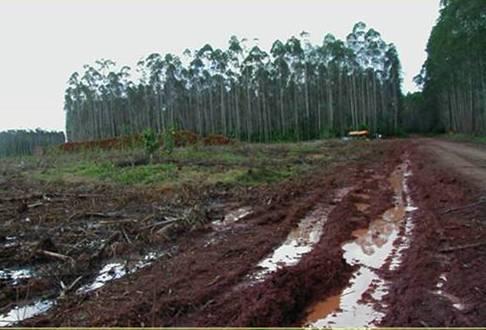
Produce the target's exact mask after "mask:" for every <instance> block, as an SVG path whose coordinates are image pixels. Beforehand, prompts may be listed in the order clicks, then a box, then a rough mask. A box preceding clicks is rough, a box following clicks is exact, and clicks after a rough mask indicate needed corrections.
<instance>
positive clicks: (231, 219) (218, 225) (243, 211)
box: [211, 206, 253, 230]
mask: <svg viewBox="0 0 486 330" xmlns="http://www.w3.org/2000/svg"><path fill="white" fill-rule="evenodd" d="M251 213H253V211H252V209H251V207H249V206H247V207H241V208H239V209H236V210H233V211H230V212H228V213H227V214H226V215H225V216H224V219H222V220H216V221H213V222H212V223H211V224H212V226H213V228H214V229H216V230H221V229H224V228H225V227H227V226H229V225H231V224H234V223H235V222H238V221H239V220H241V219H242V218H244V217H246V216H247V215H249V214H251Z"/></svg>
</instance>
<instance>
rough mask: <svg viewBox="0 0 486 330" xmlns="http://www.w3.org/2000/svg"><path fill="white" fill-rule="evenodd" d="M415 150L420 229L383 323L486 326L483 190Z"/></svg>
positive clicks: (414, 186) (416, 220)
mask: <svg viewBox="0 0 486 330" xmlns="http://www.w3.org/2000/svg"><path fill="white" fill-rule="evenodd" d="M412 150H413V152H412V153H411V157H410V158H411V164H412V172H413V176H412V177H411V180H410V187H411V196H412V198H413V200H414V201H415V204H416V205H417V207H418V211H416V212H415V215H414V220H413V221H414V224H415V229H414V233H413V240H412V242H411V247H410V248H409V249H408V252H407V253H406V255H405V257H404V259H403V262H402V266H401V267H400V269H399V274H400V277H399V278H394V279H393V281H392V283H393V284H392V286H391V288H390V291H389V294H388V295H387V296H386V297H385V302H386V303H387V304H388V306H389V307H388V308H387V313H386V316H385V318H384V319H383V320H382V322H381V325H382V326H400V327H422V326H432V327H449V326H456V327H457V326H476V327H478V326H484V325H485V324H486V313H484V311H485V310H486V276H485V274H486V264H485V263H484V257H485V256H486V204H485V203H478V200H480V199H479V198H480V196H481V192H480V191H479V190H477V189H476V188H473V186H472V185H471V184H469V183H468V182H466V181H464V180H462V179H461V177H460V176H459V175H458V173H456V172H455V171H454V170H453V169H451V168H450V167H444V166H443V165H442V164H440V163H439V162H438V161H437V160H436V159H434V158H433V157H431V156H430V155H429V154H427V153H425V152H424V150H423V149H422V148H413V149H412ZM483 193H484V192H483ZM465 206H466V207H465ZM478 242H479V243H481V242H482V243H484V244H483V245H478ZM441 275H442V276H443V277H444V276H445V277H446V278H447V281H446V282H445V283H443V286H442V287H441V288H440V290H442V292H444V293H445V294H442V295H440V294H438V293H437V291H438V290H439V288H438V287H437V283H438V282H439V279H440V277H441ZM454 304H458V305H457V306H460V305H464V306H463V308H462V310H461V309H458V308H455V307H454Z"/></svg>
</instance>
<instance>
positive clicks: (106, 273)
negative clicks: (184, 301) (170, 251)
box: [77, 252, 163, 293]
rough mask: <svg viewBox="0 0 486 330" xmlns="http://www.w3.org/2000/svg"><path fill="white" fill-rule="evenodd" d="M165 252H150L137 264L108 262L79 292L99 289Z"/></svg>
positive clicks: (146, 264) (144, 265)
mask: <svg viewBox="0 0 486 330" xmlns="http://www.w3.org/2000/svg"><path fill="white" fill-rule="evenodd" d="M162 255H163V253H156V252H150V253H148V254H147V255H145V256H144V257H143V258H141V259H140V260H138V261H137V262H136V263H135V264H133V265H130V264H129V263H127V262H124V263H121V262H112V263H108V264H106V265H105V266H103V268H101V270H100V271H99V273H98V276H97V277H96V278H95V279H94V281H93V282H91V283H90V284H86V285H83V286H82V287H80V288H79V289H78V290H77V293H88V292H91V291H93V290H96V289H99V288H101V287H102V286H104V285H105V284H106V283H108V282H110V281H113V280H116V279H119V278H122V277H123V276H125V275H126V274H131V273H135V272H136V271H137V270H140V269H142V268H144V267H147V266H149V265H151V264H152V263H153V262H154V261H155V260H157V259H158V258H160V257H161V256H162Z"/></svg>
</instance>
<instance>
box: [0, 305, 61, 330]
mask: <svg viewBox="0 0 486 330" xmlns="http://www.w3.org/2000/svg"><path fill="white" fill-rule="evenodd" d="M53 305H54V301H53V300H39V301H37V302H34V303H32V304H29V305H25V306H16V307H14V308H12V309H11V310H10V311H9V312H8V313H6V314H3V315H0V327H8V326H12V325H15V324H16V323H17V322H20V321H23V320H26V319H28V318H31V317H34V316H36V315H39V314H42V313H45V312H47V311H48V310H49V309H50V308H51V307H52V306H53Z"/></svg>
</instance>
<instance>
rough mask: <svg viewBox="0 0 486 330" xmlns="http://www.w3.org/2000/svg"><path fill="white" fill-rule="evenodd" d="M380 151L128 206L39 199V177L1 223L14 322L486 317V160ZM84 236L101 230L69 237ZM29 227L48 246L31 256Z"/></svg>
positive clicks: (450, 152) (438, 149)
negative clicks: (288, 175)
mask: <svg viewBox="0 0 486 330" xmlns="http://www.w3.org/2000/svg"><path fill="white" fill-rule="evenodd" d="M351 143H353V142H351ZM466 147H467V148H466ZM366 148H368V150H369V152H368V153H367V154H366V155H364V156H363V157H360V158H359V159H352V160H349V161H346V162H341V163H336V164H333V165H332V166H329V167H327V168H322V169H317V170H313V171H312V172H311V173H308V174H306V175H304V176H299V177H298V178H293V179H289V180H286V181H283V182H280V183H277V184H272V185H265V186H263V187H257V188H248V189H245V190H238V191H232V190H231V191H230V190H227V189H225V187H224V186H215V187H212V188H208V190H205V191H200V190H199V191H198V190H196V191H192V190H190V189H188V191H186V192H184V193H177V194H176V195H173V194H167V192H164V194H162V192H160V194H154V193H153V192H152V193H150V194H149V193H146V194H145V195H144V194H140V192H138V191H127V192H124V193H123V194H122V195H123V197H120V199H113V197H112V195H111V194H113V191H95V190H93V189H91V190H88V191H81V190H79V189H81V188H79V187H78V188H73V190H72V191H63V192H62V193H61V192H59V191H57V192H56V187H52V189H53V190H52V191H50V192H49V193H47V192H44V193H43V194H41V195H40V196H31V195H35V194H34V193H33V192H32V191H31V193H30V195H25V193H26V192H25V187H26V186H28V184H29V183H28V182H22V181H20V179H15V178H14V179H11V180H10V186H11V187H14V188H9V189H10V190H7V191H8V192H9V194H10V195H8V194H6V195H5V196H3V197H2V198H3V205H4V211H2V212H3V213H2V214H1V216H2V221H4V222H5V221H7V220H8V219H10V221H12V223H11V224H9V226H10V227H12V226H14V227H15V226H18V227H16V231H15V232H14V231H12V232H11V233H10V234H9V235H8V236H5V237H2V241H1V242H0V244H1V250H0V251H1V254H0V260H1V261H2V268H3V270H2V273H1V275H2V280H1V281H2V282H1V286H0V289H1V290H2V293H1V295H0V302H1V304H0V306H1V307H0V325H21V326H316V327H327V326H347V327H349V326H418V327H422V326H481V325H484V324H486V314H485V313H484V310H486V277H485V276H484V274H486V265H485V264H484V257H485V256H486V199H485V198H484V197H483V196H484V192H483V191H482V190H481V189H480V185H476V184H474V183H473V181H475V180H474V175H476V174H475V173H476V171H477V173H483V174H482V175H484V172H482V171H483V170H482V167H481V166H482V165H481V161H482V159H484V158H483V157H484V155H485V153H484V151H482V150H481V149H476V148H475V147H473V146H469V145H468V146H462V145H456V144H452V143H450V142H444V141H439V140H431V139H417V140H412V139H410V140H390V141H375V142H372V143H370V144H369V145H367V146H366ZM456 158H457V159H456ZM460 162H463V163H460ZM465 162H467V163H468V164H469V165H467V166H465V165H464V166H463V165H460V164H465ZM458 164H459V165H460V166H458ZM471 164H472V165H471ZM468 166H469V167H468ZM470 166H474V171H472V170H471V168H470ZM464 171H467V173H466V172H464ZM471 175H472V177H471ZM476 179H477V181H478V182H480V180H483V179H482V177H481V176H479V177H476ZM11 189H14V190H11ZM15 189H16V190H15ZM37 190H38V189H37ZM18 191H22V193H23V194H24V195H25V197H26V198H24V199H22V200H17V199H16V198H15V196H16V195H18ZM15 192H17V193H15ZM93 195H96V196H94V197H93ZM70 196H75V197H76V198H71V197H70ZM80 196H82V197H80ZM160 196H167V197H160ZM27 197H29V198H27ZM47 198H49V199H50V201H48V200H47ZM56 198H57V199H63V201H62V202H61V201H59V202H58V203H59V204H56V203H54V202H53V200H54V201H55V200H56ZM181 201H186V202H181ZM36 203H37V204H38V203H44V204H48V203H49V207H50V208H51V209H52V211H55V212H58V213H59V214H61V213H62V212H66V211H65V210H66V208H67V206H70V207H71V208H76V207H77V208H79V209H81V210H86V209H87V208H89V207H90V205H91V209H90V212H86V211H83V212H82V213H79V214H77V215H73V214H71V215H68V216H67V218H68V219H69V221H68V223H67V224H66V223H64V224H63V225H61V224H59V223H56V224H55V225H53V226H52V227H49V228H50V229H49V228H48V229H45V227H42V226H41V222H42V223H45V222H46V221H47V222H48V221H49V219H41V218H40V214H36V213H35V212H36V210H37V209H38V208H40V207H41V206H33V205H36ZM70 203H71V204H72V205H71V204H70ZM191 204H192V205H191ZM102 205H105V207H106V206H107V205H108V206H109V209H110V210H111V213H109V212H107V211H105V212H101V211H99V209H98V208H99V207H101V206H102ZM162 205H163V206H164V207H162ZM188 209H190V210H192V212H191V213H188V212H187V210H188ZM5 210H7V211H5ZM169 211H170V212H169ZM32 213H33V214H32ZM19 214H20V216H19ZM74 214H75V213H74ZM27 216H29V219H30V220H29V222H26V221H25V219H26V218H27ZM181 217H183V218H184V217H185V218H184V219H186V220H185V221H184V222H182V223H181V222H180V220H178V219H180V218H181ZM37 218H38V219H37ZM12 219H20V220H19V221H13V220H12ZM194 219H197V221H194ZM201 219H202V220H201ZM41 220H42V221H41ZM103 221H104V222H103ZM74 222H76V223H78V226H74V225H69V224H72V223H74ZM79 222H81V223H83V226H81V227H80V226H79ZM36 224H37V225H38V226H39V227H41V229H42V228H44V229H42V230H44V231H43V232H42V233H40V232H39V230H40V229H39V230H38V231H37V232H35V231H34V230H33V229H32V226H33V225H36ZM172 225H174V226H172ZM93 226H94V227H95V228H96V230H92V229H91V228H93ZM10 227H9V228H10ZM80 228H82V229H80ZM61 230H62V231H63V233H60V231H61ZM82 230H84V231H87V232H88V233H90V235H92V236H93V235H94V237H92V238H90V237H87V236H82V237H84V239H85V240H86V242H83V243H80V242H77V243H75V244H73V243H71V242H72V241H66V239H65V236H66V235H73V236H75V235H81V234H80V233H79V231H82ZM14 233H17V234H16V235H14ZM20 233H23V234H22V235H23V237H25V236H29V235H30V236H32V237H30V240H28V241H32V242H36V244H37V245H36V246H33V247H32V248H30V249H25V250H22V249H20V248H19V247H20V245H21V244H25V243H23V242H22V243H18V242H17V241H20V240H21V239H20V238H19V237H20V236H21V234H20ZM58 233H59V234H58ZM39 234H42V235H43V236H42V237H43V239H42V240H38V239H34V237H33V236H34V235H39ZM93 240H98V241H99V244H96V242H95V243H93ZM41 243H42V244H41ZM39 244H41V245H39ZM63 244H64V245H69V246H68V247H67V249H66V247H65V246H64V245H63ZM71 245H72V246H71ZM14 248H15V249H17V250H19V251H26V252H22V253H20V254H19V253H14V252H13V249H14ZM65 251H67V252H65ZM27 252H29V253H30V254H29V253H27ZM61 252H63V253H61ZM12 254H15V258H10V257H9V256H10V255H12ZM80 256H83V257H80ZM121 256H123V257H121ZM127 256H129V257H127ZM53 259H54V260H56V261H55V263H54V264H52V262H49V260H50V261H52V260H53ZM19 265H27V266H28V267H23V268H22V267H19ZM46 265H50V266H49V267H50V268H49V267H47V266H46ZM56 267H57V268H56ZM59 268H61V269H59ZM62 269H64V273H63V272H62V271H61V270H62ZM61 280H62V284H60V283H61ZM2 313H3V315H2ZM22 313H23V314H22ZM16 321H19V322H20V323H15V322H16Z"/></svg>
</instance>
